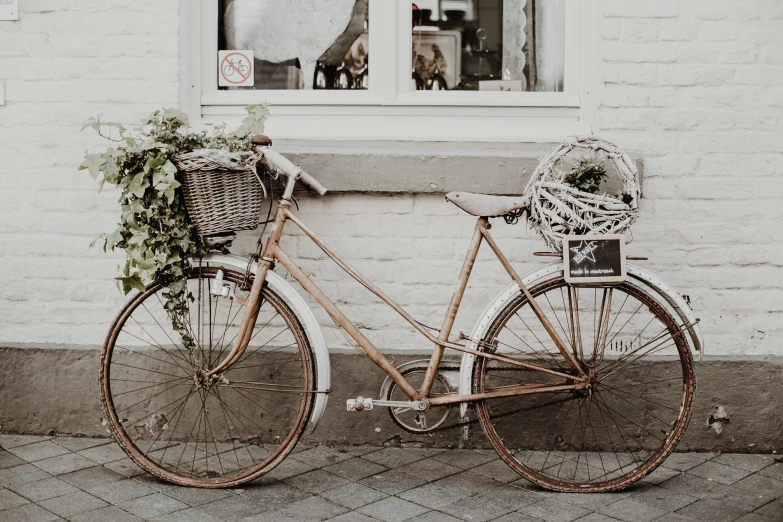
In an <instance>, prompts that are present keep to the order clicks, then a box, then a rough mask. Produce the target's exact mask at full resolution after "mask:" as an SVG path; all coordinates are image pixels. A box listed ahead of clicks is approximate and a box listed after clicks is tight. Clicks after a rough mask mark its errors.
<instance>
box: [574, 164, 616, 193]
mask: <svg viewBox="0 0 783 522" xmlns="http://www.w3.org/2000/svg"><path fill="white" fill-rule="evenodd" d="M606 176H607V174H606V166H604V164H603V163H597V162H595V161H591V160H589V159H582V160H581V161H579V164H578V165H577V166H575V167H574V168H573V169H571V172H569V173H568V174H567V175H566V177H565V182H566V183H568V184H569V185H571V186H572V187H574V188H575V189H577V190H581V191H582V192H589V193H590V194H595V193H597V192H598V188H599V187H600V186H601V182H602V181H603V180H605V179H606Z"/></svg>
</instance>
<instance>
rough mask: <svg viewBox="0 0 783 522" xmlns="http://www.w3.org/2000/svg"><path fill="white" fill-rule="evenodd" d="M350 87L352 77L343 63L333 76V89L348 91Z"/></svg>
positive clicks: (351, 85)
mask: <svg viewBox="0 0 783 522" xmlns="http://www.w3.org/2000/svg"><path fill="white" fill-rule="evenodd" d="M351 87H353V75H352V74H351V71H349V70H348V67H346V66H345V63H344V62H343V64H342V65H340V68H339V69H337V73H336V74H335V75H334V88H335V89H350V88H351Z"/></svg>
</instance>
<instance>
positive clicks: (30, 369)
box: [0, 348, 783, 453]
mask: <svg viewBox="0 0 783 522" xmlns="http://www.w3.org/2000/svg"><path fill="white" fill-rule="evenodd" d="M414 358H421V356H401V355H398V356H395V364H401V363H403V362H406V361H408V360H413V359H414ZM0 360H2V361H3V364H2V370H0V371H2V378H1V379H0V397H2V402H0V431H2V432H7V433H27V434H67V435H84V436H93V437H94V436H105V435H107V427H106V426H105V425H104V422H103V411H102V409H101V404H100V392H99V386H98V366H99V362H100V352H99V351H98V350H96V349H73V348H69V349H60V348H46V349H38V348H0ZM454 363H455V365H458V361H454ZM384 377H385V375H384V374H383V373H382V372H381V371H380V370H378V369H377V368H376V367H375V366H374V365H373V364H372V362H370V361H369V360H368V359H365V358H364V357H362V356H360V355H353V354H333V355H332V382H333V392H332V394H331V397H330V400H329V406H328V409H327V412H326V414H325V415H324V419H323V420H322V422H321V424H320V425H319V427H318V429H317V430H316V431H315V432H314V433H312V434H308V435H307V436H306V438H305V440H306V441H308V442H311V443H322V442H329V443H347V444H362V443H370V444H398V443H400V442H409V443H413V442H417V443H421V444H423V445H426V446H468V447H487V446H488V441H487V439H486V437H485V436H484V434H483V433H482V431H481V428H480V426H479V425H478V423H476V422H472V423H470V428H469V430H468V431H469V433H470V436H469V438H468V439H467V441H465V440H462V438H463V432H464V430H463V429H462V427H459V426H458V427H451V428H450V429H446V430H442V431H438V432H436V433H432V434H429V435H424V436H416V435H413V434H410V433H407V432H405V431H402V430H401V429H399V428H398V427H397V426H396V425H395V424H394V423H393V422H392V421H391V419H390V418H389V415H388V412H387V411H386V410H385V409H384V408H377V409H374V410H372V411H369V412H363V413H356V412H351V413H349V412H347V411H345V400H346V399H348V398H355V397H357V396H358V395H362V396H365V397H377V396H378V391H379V389H380V386H381V383H382V382H383V379H384ZM696 379H697V392H696V403H695V407H694V411H693V416H692V418H691V423H690V426H689V428H688V430H687V432H686V434H685V437H684V438H683V440H682V441H681V443H680V445H679V447H678V450H681V451H723V452H751V453H772V452H773V451H781V450H782V449H783V448H782V447H781V443H783V437H782V434H783V409H781V408H780V405H779V400H780V397H783V366H782V365H781V364H779V363H778V362H774V361H764V360H747V361H737V360H725V361H705V362H703V363H697V364H696ZM720 406H722V407H723V409H724V410H725V412H726V414H727V415H728V421H725V420H724V421H723V422H722V426H721V428H722V431H721V433H720V434H718V433H717V432H716V430H715V426H710V425H709V421H710V420H715V419H714V418H713V419H710V417H711V416H712V415H713V414H714V413H715V408H717V407H720ZM454 410H457V408H454ZM471 419H475V415H474V414H472V412H471ZM457 423H459V418H458V416H457V414H456V411H454V412H452V418H450V419H449V421H448V422H447V425H449V424H451V425H455V424H457Z"/></svg>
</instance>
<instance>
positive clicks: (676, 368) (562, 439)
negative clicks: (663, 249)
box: [473, 277, 695, 492]
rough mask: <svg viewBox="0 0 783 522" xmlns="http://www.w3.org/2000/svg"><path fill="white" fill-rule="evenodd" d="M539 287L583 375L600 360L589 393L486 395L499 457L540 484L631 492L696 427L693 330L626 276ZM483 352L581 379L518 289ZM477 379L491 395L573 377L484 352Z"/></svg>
mask: <svg viewBox="0 0 783 522" xmlns="http://www.w3.org/2000/svg"><path fill="white" fill-rule="evenodd" d="M530 292H531V294H532V295H533V297H534V298H535V300H536V302H537V303H538V304H539V306H540V307H541V308H542V309H543V311H544V313H545V315H546V316H547V317H548V318H549V320H550V321H551V323H552V325H553V327H554V328H555V330H556V331H557V333H558V334H559V335H560V337H561V338H562V339H563V340H564V341H565V342H566V343H567V344H568V347H569V349H570V350H571V351H572V353H573V354H574V355H575V357H576V358H577V360H578V361H579V362H580V364H581V366H582V367H583V369H584V371H585V372H586V373H588V372H590V367H591V366H592V367H593V377H592V379H591V381H590V388H589V389H586V390H566V391H560V392H544V393H534V394H530V395H520V396H515V397H502V398H497V399H490V400H485V401H482V402H480V403H478V404H477V405H476V411H477V414H478V417H479V419H480V422H481V425H482V427H483V428H484V431H485V432H486V434H487V436H488V437H489V439H490V441H491V442H492V444H493V445H494V446H495V449H496V450H497V452H498V453H499V455H500V457H501V458H502V459H503V460H504V461H505V462H506V463H508V464H509V465H510V466H511V467H512V468H513V469H514V470H516V471H517V472H518V473H519V474H521V475H522V476H523V477H525V478H526V479H528V480H530V481H531V482H534V483H536V484H538V485H540V486H542V487H545V488H547V489H552V490H557V491H569V492H601V491H613V490H618V489H622V488H624V487H627V486H628V485H630V484H632V483H634V482H635V481H637V480H639V479H641V478H642V477H644V476H645V475H647V474H648V473H650V472H651V471H652V470H654V469H655V468H656V467H657V466H658V465H660V464H661V462H663V460H664V459H665V458H666V457H667V456H668V455H669V454H670V453H671V452H672V451H673V449H674V447H675V446H676V445H677V442H678V441H679V440H680V437H681V436H682V434H683V432H684V430H685V428H686V426H687V424H688V420H689V417H690V413H691V406H692V403H693V397H694V392H695V377H694V373H693V362H692V358H691V354H690V351H689V349H688V345H687V342H686V341H685V339H684V336H685V335H687V327H688V326H689V325H683V324H678V323H677V322H676V321H675V320H674V318H673V317H672V316H671V315H670V314H669V313H668V312H667V311H666V310H665V309H664V307H663V306H661V305H660V303H658V301H657V300H656V299H655V298H654V297H653V296H651V295H650V294H648V293H647V292H645V291H644V290H642V289H641V288H639V287H637V286H635V285H633V284H631V283H629V282H626V283H623V284H621V285H617V286H614V287H611V288H609V287H602V288H594V287H570V286H569V285H568V284H567V283H566V282H565V281H564V280H563V278H562V277H557V278H553V279H550V280H547V281H544V282H542V283H539V284H538V285H536V286H534V287H533V288H531V289H530ZM602 318H603V320H602ZM580 345H581V347H582V349H581V351H580V349H579V346H580ZM596 346H597V347H598V355H597V356H596V357H595V358H594V360H592V361H591V359H592V358H593V353H594V350H595V348H596ZM601 346H605V350H604V351H603V354H601ZM481 349H482V350H493V351H494V350H496V351H497V352H498V353H503V354H504V355H508V356H511V357H515V358H518V359H523V360H526V361H528V362H532V363H535V364H538V365H539V366H543V367H545V368H549V369H552V370H556V371H559V372H562V373H566V374H569V375H574V376H576V375H577V371H576V370H574V369H572V368H571V367H570V366H569V365H568V363H567V362H566V360H565V358H564V357H563V355H562V354H561V353H560V351H559V350H558V349H557V347H556V346H555V344H554V343H553V342H552V340H551V338H550V337H549V335H548V334H547V333H546V331H545V330H544V328H543V327H542V325H541V323H540V322H539V320H538V319H537V318H536V316H535V314H534V313H533V311H532V309H531V307H530V303H529V302H528V301H527V299H526V298H525V297H524V295H521V294H520V295H519V296H518V297H517V298H516V299H514V300H513V301H512V302H510V303H509V304H508V305H507V306H506V308H505V309H504V310H502V311H501V312H500V314H499V315H498V317H497V319H496V320H495V321H494V322H493V324H492V325H491V326H490V328H489V330H488V332H487V335H486V337H485V338H484V340H483V342H482V343H481ZM473 382H474V390H475V392H476V393H482V392H486V391H491V390H493V389H497V388H500V387H503V386H515V385H520V384H545V383H551V384H554V383H555V382H558V383H564V384H569V383H570V384H573V383H574V382H575V381H574V380H570V379H569V380H564V379H563V378H562V377H557V376H552V375H549V374H546V373H543V372H540V371H535V370H525V369H520V368H519V367H515V366H510V365H508V364H505V363H498V362H496V361H489V360H487V359H485V358H482V357H479V358H478V361H477V363H476V366H475V368H474V379H473Z"/></svg>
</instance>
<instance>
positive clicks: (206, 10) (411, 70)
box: [188, 0, 594, 141]
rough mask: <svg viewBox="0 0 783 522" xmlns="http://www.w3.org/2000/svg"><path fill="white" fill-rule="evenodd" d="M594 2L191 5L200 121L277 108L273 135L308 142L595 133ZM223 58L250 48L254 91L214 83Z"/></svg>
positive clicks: (271, 0)
mask: <svg viewBox="0 0 783 522" xmlns="http://www.w3.org/2000/svg"><path fill="white" fill-rule="evenodd" d="M593 1H594V0H413V1H411V0H192V1H191V2H189V5H190V6H191V9H190V12H189V16H190V23H189V26H188V27H189V31H190V33H189V40H188V51H189V53H190V55H191V56H190V60H189V67H190V70H189V72H188V74H189V76H190V78H191V80H192V81H191V82H190V83H191V86H192V88H191V92H190V96H189V99H190V107H191V112H192V113H195V114H197V115H199V116H203V117H204V118H205V119H207V120H209V119H210V118H219V119H224V120H225V119H227V118H229V119H230V116H231V115H239V114H240V113H241V112H242V107H243V106H244V105H247V104H250V103H258V102H261V101H268V102H270V103H271V105H272V113H273V118H272V119H271V120H270V122H269V132H270V134H273V135H275V136H276V137H284V138H301V139H329V140H334V139H340V140H387V139H388V140H416V141H550V140H560V139H562V138H564V137H565V136H566V135H569V134H582V133H586V132H589V119H590V117H589V115H590V103H589V89H588V85H589V80H590V77H591V75H590V74H589V73H590V70H591V68H592V67H591V66H590V63H592V36H591V35H592V26H593V24H594V16H593V14H592V13H593V10H592V3H593ZM219 51H252V52H253V68H252V74H250V73H248V74H249V75H252V82H249V83H252V85H249V86H235V85H233V84H234V82H225V81H222V82H219V81H218V79H219V74H220V66H221V64H220V63H219ZM220 56H222V57H223V58H225V53H223V54H221V55H220ZM229 62H231V60H230V59H229V61H228V62H225V61H224V62H223V64H222V65H224V66H225V67H224V68H225V70H226V71H227V73H229V74H234V71H238V72H237V73H236V74H239V73H240V72H244V71H246V70H247V71H249V69H245V66H244V65H242V64H239V65H237V64H235V65H233V66H232V65H231V64H230V63H229ZM240 69H241V70H240ZM219 83H220V84H221V85H219ZM246 83H247V82H246Z"/></svg>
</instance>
